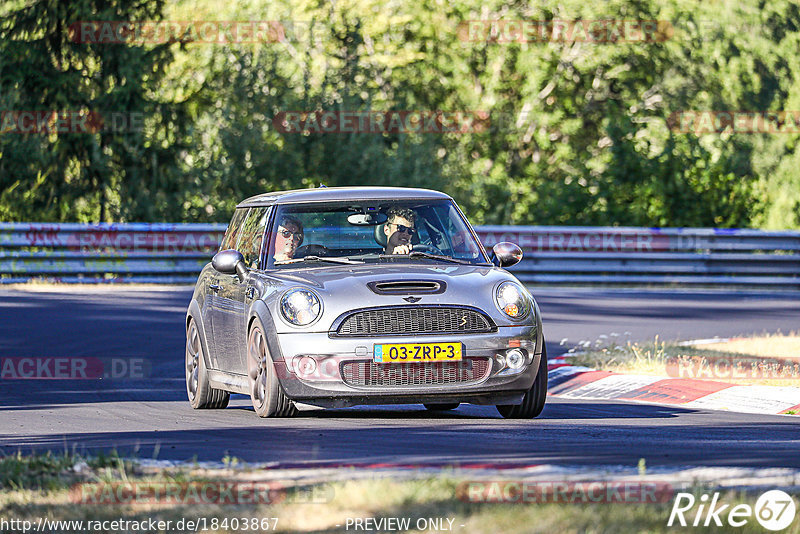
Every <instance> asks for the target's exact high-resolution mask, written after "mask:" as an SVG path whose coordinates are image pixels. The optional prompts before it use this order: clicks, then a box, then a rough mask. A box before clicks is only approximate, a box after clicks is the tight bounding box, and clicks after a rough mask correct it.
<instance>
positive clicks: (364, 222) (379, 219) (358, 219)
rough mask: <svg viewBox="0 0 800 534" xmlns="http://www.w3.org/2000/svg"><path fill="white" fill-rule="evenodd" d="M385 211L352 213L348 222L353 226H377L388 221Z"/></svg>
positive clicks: (348, 217)
mask: <svg viewBox="0 0 800 534" xmlns="http://www.w3.org/2000/svg"><path fill="white" fill-rule="evenodd" d="M386 219H387V217H386V214H385V213H351V214H350V215H348V216H347V222H349V223H350V224H352V225H353V226H377V225H379V224H383V223H385V222H386Z"/></svg>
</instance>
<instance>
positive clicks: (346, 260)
mask: <svg viewBox="0 0 800 534" xmlns="http://www.w3.org/2000/svg"><path fill="white" fill-rule="evenodd" d="M306 261H327V262H330V263H346V264H356V265H358V264H361V263H364V262H363V261H358V260H351V259H350V258H346V257H344V256H341V257H338V256H336V257H330V258H328V257H324V256H306V257H304V258H297V259H293V260H283V261H276V262H275V263H274V265H288V264H290V263H302V262H306Z"/></svg>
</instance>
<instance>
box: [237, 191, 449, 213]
mask: <svg viewBox="0 0 800 534" xmlns="http://www.w3.org/2000/svg"><path fill="white" fill-rule="evenodd" d="M342 200H452V199H451V198H450V196H449V195H446V194H444V193H440V192H439V191H432V190H430V189H413V188H409V187H316V188H314V189H293V190H291V191H275V192H273V193H262V194H260V195H256V196H253V197H250V198H248V199H246V200H243V201H242V202H240V203H239V204H238V205H237V206H236V207H237V208H250V207H254V206H271V205H273V204H299V203H303V202H336V201H342Z"/></svg>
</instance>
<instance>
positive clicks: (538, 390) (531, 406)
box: [497, 339, 547, 419]
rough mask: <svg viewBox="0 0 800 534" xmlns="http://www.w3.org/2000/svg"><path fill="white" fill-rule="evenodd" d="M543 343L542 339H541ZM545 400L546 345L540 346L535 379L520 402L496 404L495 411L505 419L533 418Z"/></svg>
mask: <svg viewBox="0 0 800 534" xmlns="http://www.w3.org/2000/svg"><path fill="white" fill-rule="evenodd" d="M542 344H544V339H542ZM546 401H547V347H546V346H542V358H541V360H540V361H539V371H538V372H537V373H536V380H534V381H533V386H531V389H529V390H528V391H527V392H526V393H525V396H524V397H523V398H522V404H518V405H515V404H505V405H500V404H498V405H497V411H498V412H500V415H502V416H503V417H505V418H506V419H533V418H534V417H536V416H537V415H539V414H540V413H542V410H543V409H544V404H545V402H546Z"/></svg>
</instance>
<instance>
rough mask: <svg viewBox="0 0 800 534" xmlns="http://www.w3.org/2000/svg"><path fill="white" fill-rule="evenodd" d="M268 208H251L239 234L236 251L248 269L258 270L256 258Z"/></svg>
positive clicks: (265, 224) (262, 237) (259, 250)
mask: <svg viewBox="0 0 800 534" xmlns="http://www.w3.org/2000/svg"><path fill="white" fill-rule="evenodd" d="M268 212H269V208H251V209H250V212H249V213H248V214H247V218H246V219H245V221H244V224H243V225H242V230H241V231H240V232H239V242H238V244H237V245H236V250H238V251H239V252H241V253H242V256H244V263H245V265H247V267H248V269H257V268H258V258H259V253H260V252H261V242H262V241H263V239H264V230H265V229H266V227H267V215H268Z"/></svg>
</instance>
